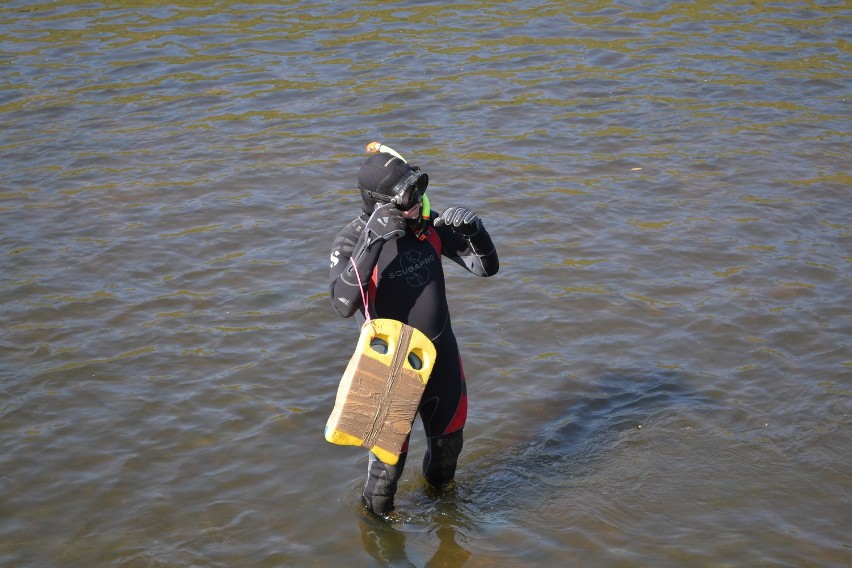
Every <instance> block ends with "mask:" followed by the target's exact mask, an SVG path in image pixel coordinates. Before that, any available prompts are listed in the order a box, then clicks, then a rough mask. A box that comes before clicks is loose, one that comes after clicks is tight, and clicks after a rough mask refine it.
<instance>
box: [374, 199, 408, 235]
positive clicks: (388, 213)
mask: <svg viewBox="0 0 852 568" xmlns="http://www.w3.org/2000/svg"><path fill="white" fill-rule="evenodd" d="M364 230H365V231H370V232H371V233H373V235H375V236H374V237H371V240H372V241H373V242H375V241H378V240H381V241H389V240H391V239H398V238H399V237H401V236H403V235H405V219H404V218H403V217H402V211H400V210H399V209H397V208H396V205H394V204H393V203H385V204H384V205H381V206H378V207H376V209H375V210H374V211H373V214H372V215H370V219H369V220H368V221H367V226H366V227H365V229H364Z"/></svg>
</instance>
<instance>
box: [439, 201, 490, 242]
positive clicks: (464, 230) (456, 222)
mask: <svg viewBox="0 0 852 568" xmlns="http://www.w3.org/2000/svg"><path fill="white" fill-rule="evenodd" d="M433 224H434V225H435V226H436V227H440V226H441V225H447V226H449V227H452V228H453V229H455V230H456V231H458V232H459V233H461V234H462V235H463V236H465V237H472V236H473V235H475V234H476V233H478V232H479V227H480V225H481V224H482V221H480V220H479V215H477V214H476V213H474V212H473V211H471V210H470V209H466V208H464V207H447V208H446V209H444V212H443V213H441V215H440V216H438V217H437V218H436V219H435V221H434V223H433Z"/></svg>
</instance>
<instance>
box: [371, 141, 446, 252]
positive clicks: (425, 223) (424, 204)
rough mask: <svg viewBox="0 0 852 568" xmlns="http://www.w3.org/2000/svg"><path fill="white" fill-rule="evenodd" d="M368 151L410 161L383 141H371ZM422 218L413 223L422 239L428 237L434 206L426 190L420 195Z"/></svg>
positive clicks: (418, 236)
mask: <svg viewBox="0 0 852 568" xmlns="http://www.w3.org/2000/svg"><path fill="white" fill-rule="evenodd" d="M366 151H367V153H368V154H377V153H379V152H384V153H386V154H390V155H391V156H395V157H397V158H399V159H400V160H402V161H403V162H405V163H406V164H407V163H408V160H406V159H405V158H403V157H402V155H401V154H400V153H399V152H397V151H396V150H394V149H393V148H391V147H390V146H385V145H384V144H382V143H381V142H370V143H369V144H367V148H366ZM420 199H421V201H420V219H418V220H416V221H415V222H414V223H413V229H414V235H415V236H416V237H417V238H418V239H420V240H421V241H422V240H423V239H425V238H426V229H428V228H429V219H430V217H431V215H432V208H431V206H430V205H429V196H428V195H426V191H425V190H424V191H423V193H422V194H421V197H420Z"/></svg>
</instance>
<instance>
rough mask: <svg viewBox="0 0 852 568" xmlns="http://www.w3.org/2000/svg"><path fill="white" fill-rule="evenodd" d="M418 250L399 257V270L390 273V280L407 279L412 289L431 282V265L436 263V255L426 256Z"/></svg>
mask: <svg viewBox="0 0 852 568" xmlns="http://www.w3.org/2000/svg"><path fill="white" fill-rule="evenodd" d="M423 256H424V255H423V253H421V252H420V251H418V250H407V251H405V252H404V253H402V254H401V255H400V256H399V265H400V266H401V267H402V268H400V269H399V270H394V271H392V272H390V273H388V275H387V276H388V278H402V277H404V278H405V281H406V282H407V283H408V285H409V286H411V287H412V288H420V287H421V286H424V285H425V284H426V283H427V282H428V281H429V264H430V263H432V262H435V256H434V255H431V254H430V255H426V256H425V258H423Z"/></svg>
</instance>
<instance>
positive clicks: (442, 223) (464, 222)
mask: <svg viewBox="0 0 852 568" xmlns="http://www.w3.org/2000/svg"><path fill="white" fill-rule="evenodd" d="M433 224H434V226H435V227H436V228H439V230H441V229H440V228H441V227H444V229H443V230H441V232H442V233H443V236H442V241H445V245H444V247H443V249H444V255H445V256H447V257H448V258H450V259H451V260H452V261H453V262H455V263H457V264H459V265H461V266H463V267H465V268H466V269H467V270H469V271H470V272H472V273H473V274H476V275H477V276H493V275H494V274H497V271H498V270H499V269H500V261H499V259H498V258H497V249H496V248H495V247H494V242H493V241H492V240H491V235H489V234H488V231H487V230H486V229H485V225H483V224H482V220H481V219H480V218H479V216H478V215H477V214H476V213H474V212H473V211H471V210H470V209H465V208H464V207H448V208H447V209H445V210H444V212H443V213H441V215H440V216H438V217H437V218H436V219H435V220H434V221H433ZM448 229H449V230H448ZM448 233H449V234H448ZM446 241H449V242H446Z"/></svg>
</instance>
